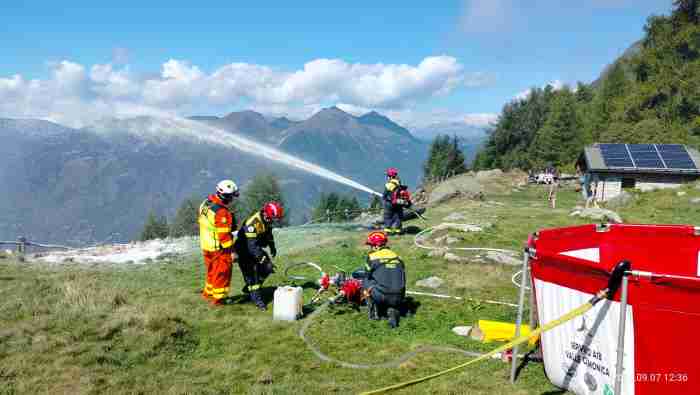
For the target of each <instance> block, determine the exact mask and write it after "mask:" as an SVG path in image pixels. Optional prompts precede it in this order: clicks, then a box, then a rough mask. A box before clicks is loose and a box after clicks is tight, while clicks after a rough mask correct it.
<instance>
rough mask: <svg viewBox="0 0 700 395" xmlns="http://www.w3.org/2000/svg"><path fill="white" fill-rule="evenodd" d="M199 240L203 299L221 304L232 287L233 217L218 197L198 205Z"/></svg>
mask: <svg viewBox="0 0 700 395" xmlns="http://www.w3.org/2000/svg"><path fill="white" fill-rule="evenodd" d="M198 222H199V240H200V246H201V248H202V255H203V256H204V266H205V267H206V270H207V276H206V280H205V284H204V290H203V291H202V296H203V297H204V298H205V299H207V300H209V301H211V302H212V303H213V304H221V303H222V302H223V300H224V298H226V297H227V296H228V293H229V291H230V288H231V267H232V266H233V234H232V233H231V232H232V231H233V229H235V222H234V218H233V214H232V213H231V211H229V209H228V208H227V207H226V205H224V203H223V202H222V201H221V199H219V197H218V196H216V195H209V197H208V198H207V200H205V201H204V202H202V204H201V205H200V206H199V219H198Z"/></svg>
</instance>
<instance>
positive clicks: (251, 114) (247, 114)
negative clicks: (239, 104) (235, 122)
mask: <svg viewBox="0 0 700 395" xmlns="http://www.w3.org/2000/svg"><path fill="white" fill-rule="evenodd" d="M232 118H236V119H241V118H247V119H258V120H262V121H266V120H265V117H264V116H263V115H262V114H260V113H259V112H256V111H253V110H243V111H234V112H231V113H229V114H228V115H226V116H225V117H224V119H232Z"/></svg>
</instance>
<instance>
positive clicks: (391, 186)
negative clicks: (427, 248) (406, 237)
mask: <svg viewBox="0 0 700 395" xmlns="http://www.w3.org/2000/svg"><path fill="white" fill-rule="evenodd" d="M386 179H387V181H386V184H385V185H384V193H383V194H382V200H383V201H384V232H386V233H388V234H395V235H399V234H401V219H402V218H403V209H404V207H410V206H411V195H410V194H409V193H408V190H407V187H406V186H405V185H402V184H401V180H400V179H399V172H398V170H396V169H395V168H393V167H390V168H388V169H387V170H386Z"/></svg>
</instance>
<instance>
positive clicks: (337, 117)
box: [308, 106, 355, 122]
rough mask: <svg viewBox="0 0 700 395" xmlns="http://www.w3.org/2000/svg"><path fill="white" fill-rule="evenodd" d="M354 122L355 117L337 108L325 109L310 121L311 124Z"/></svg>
mask: <svg viewBox="0 0 700 395" xmlns="http://www.w3.org/2000/svg"><path fill="white" fill-rule="evenodd" d="M354 120H355V117H354V116H352V115H350V114H348V113H346V112H345V111H343V110H341V109H340V108H338V107H336V106H333V107H328V108H324V109H323V110H321V111H319V112H317V113H316V114H314V115H313V116H312V117H311V118H309V119H308V121H310V122H350V121H354Z"/></svg>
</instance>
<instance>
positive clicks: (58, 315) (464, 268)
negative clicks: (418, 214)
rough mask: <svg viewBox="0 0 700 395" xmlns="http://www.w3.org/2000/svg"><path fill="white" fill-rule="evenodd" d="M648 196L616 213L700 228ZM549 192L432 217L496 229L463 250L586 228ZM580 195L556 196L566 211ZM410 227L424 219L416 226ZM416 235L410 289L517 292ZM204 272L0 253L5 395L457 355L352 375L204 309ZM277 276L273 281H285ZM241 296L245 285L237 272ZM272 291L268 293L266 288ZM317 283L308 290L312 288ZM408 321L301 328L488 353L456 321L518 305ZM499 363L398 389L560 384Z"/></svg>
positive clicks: (342, 255)
mask: <svg viewBox="0 0 700 395" xmlns="http://www.w3.org/2000/svg"><path fill="white" fill-rule="evenodd" d="M687 191H688V195H686V196H683V197H678V196H676V194H675V191H664V192H655V193H650V194H646V195H643V197H642V198H641V199H639V200H638V201H637V202H636V203H635V204H634V205H633V206H631V207H629V208H627V209H623V210H621V211H620V212H621V214H622V215H623V217H625V218H626V219H629V220H632V221H635V222H647V223H700V205H697V206H696V205H692V204H690V203H689V199H690V198H692V197H698V196H700V191H698V190H694V189H687ZM543 196H544V191H543V190H541V189H539V188H535V187H533V188H529V189H527V190H526V191H525V192H521V193H517V194H514V195H511V196H491V197H490V199H492V200H495V201H498V202H502V203H506V205H505V206H498V205H493V204H484V203H475V202H453V203H450V204H448V205H445V206H441V207H439V208H437V209H435V210H433V211H430V212H429V213H428V214H429V217H430V218H431V221H430V223H431V224H432V223H437V222H438V221H439V220H440V219H441V218H443V217H444V216H445V215H447V214H448V213H450V212H452V211H455V210H456V211H459V212H462V213H465V214H466V215H467V216H468V217H469V218H470V221H465V222H481V223H483V222H490V223H493V224H494V226H493V227H492V228H490V229H489V230H487V231H486V232H484V233H483V234H472V235H467V236H466V237H465V238H466V240H465V241H464V243H463V244H464V245H465V246H466V245H471V246H476V245H479V246H494V247H501V248H513V249H519V248H520V247H521V246H522V244H523V241H524V240H525V239H526V238H527V234H528V233H530V232H533V231H535V230H537V229H539V228H544V227H550V226H563V225H571V224H576V223H582V222H581V221H580V220H574V219H571V218H570V217H568V210H566V209H557V210H555V211H552V210H549V209H547V208H546V205H545V203H546V202H545V201H544V198H543ZM576 198H577V195H576V194H575V193H574V192H573V191H569V192H562V193H560V202H559V203H560V206H561V207H566V208H570V207H572V206H573V205H574V202H575V200H576ZM413 224H415V225H417V226H424V224H421V223H420V222H414V223H413ZM363 236H364V233H361V232H348V233H347V234H346V237H344V238H343V239H342V241H335V242H332V243H330V244H326V245H325V246H323V247H317V248H311V249H307V250H305V251H304V252H299V253H294V254H292V255H284V256H282V257H281V258H280V259H279V260H278V265H279V266H280V267H283V265H284V264H288V263H291V262H299V261H306V260H311V261H314V262H317V263H319V264H321V265H322V266H323V267H324V268H327V270H328V271H333V269H332V268H333V265H338V266H340V267H343V268H345V269H352V268H354V267H356V266H358V265H359V264H360V263H361V262H362V259H363V253H364V247H363V246H362V245H361V240H362V237H363ZM412 241H413V238H412V237H410V236H403V237H401V238H399V239H395V240H392V244H393V246H394V248H395V249H396V250H397V251H398V252H399V253H400V254H401V255H402V256H403V257H404V258H405V260H406V261H407V263H408V276H409V285H410V288H414V289H415V287H413V286H412V285H413V284H414V283H415V281H416V280H417V279H421V278H425V277H428V276H429V275H437V276H439V277H442V278H443V279H446V280H447V281H446V285H444V286H443V287H442V288H441V289H438V292H444V293H450V294H453V295H467V296H472V297H476V298H490V299H499V300H503V301H511V302H512V301H515V300H516V294H517V293H516V289H515V288H514V287H512V286H511V285H510V276H511V274H512V273H513V272H514V271H515V270H517V268H512V267H501V266H494V265H482V264H446V263H444V261H441V260H437V259H433V258H429V257H428V256H427V254H425V251H423V250H419V249H417V248H415V247H413V246H412ZM202 273H203V268H202V264H201V260H200V258H199V257H196V256H194V257H188V258H181V259H179V260H175V261H170V262H167V263H164V264H154V265H146V266H137V267H124V266H122V267H103V268H88V267H63V268H51V267H43V266H37V265H28V264H26V263H17V262H14V261H12V260H11V259H8V258H4V259H0V393H38V392H50V393H212V394H221V393H252V394H258V393H260V394H267V393H275V394H278V393H279V394H287V393H311V394H325V393H332V392H336V393H351V392H357V391H360V390H367V389H371V388H376V387H379V386H384V385H389V384H393V383H396V382H399V381H403V380H406V379H410V378H414V377H417V376H422V375H424V374H428V373H432V372H435V371H437V370H441V369H444V368H447V367H450V366H453V365H455V364H457V363H460V362H462V361H463V360H464V357H461V356H457V355H454V354H423V355H420V356H418V357H416V358H415V359H413V360H411V361H410V362H407V363H405V364H404V365H403V366H402V367H401V368H399V369H382V370H375V371H359V370H350V369H343V368H339V367H336V366H334V365H332V364H327V363H320V362H319V361H318V360H317V359H316V358H315V357H314V356H313V354H311V353H310V352H308V351H307V350H306V348H305V346H304V344H303V342H302V341H301V340H300V339H299V338H298V336H297V331H298V329H299V325H300V323H292V324H289V323H279V322H274V321H272V320H271V312H268V313H259V312H257V311H256V310H255V309H254V308H253V307H252V306H251V305H250V304H233V305H229V306H225V307H222V308H218V309H212V308H209V307H208V306H207V305H206V304H205V303H204V302H203V301H202V300H201V299H200V297H199V295H198V290H199V289H200V286H201V282H202ZM282 282H283V279H282V277H281V276H280V275H279V274H278V275H275V276H274V277H272V278H270V279H269V280H268V282H267V284H268V285H270V286H273V285H275V284H278V283H282ZM233 284H234V289H236V290H237V291H236V293H238V292H239V291H238V289H239V288H240V286H241V284H242V282H241V279H240V275H239V274H238V273H237V272H236V275H235V277H234V280H233ZM268 292H269V293H270V294H271V292H272V288H269V289H268ZM306 292H307V294H310V293H311V292H312V290H311V289H309V290H307V291H306ZM416 302H417V303H418V304H419V306H418V312H417V315H416V316H415V317H412V318H405V319H403V320H402V322H401V327H400V328H399V329H398V330H395V331H390V330H389V329H388V327H387V325H386V322H385V321H383V322H370V321H368V320H367V319H366V317H365V313H364V311H362V312H355V311H353V310H350V309H345V308H340V309H335V310H334V311H332V312H325V313H323V315H321V316H320V318H319V320H318V321H317V322H316V323H315V324H314V325H313V326H312V327H311V329H310V331H309V333H310V336H311V337H312V338H313V339H315V341H316V342H317V343H318V344H320V346H321V348H322V349H323V350H324V351H325V352H327V353H329V354H331V355H333V356H336V357H343V358H344V359H346V360H349V361H352V362H380V361H385V360H388V359H392V358H393V357H395V356H396V355H397V354H399V353H403V352H405V351H408V350H410V349H412V348H414V347H416V346H418V345H421V344H435V345H453V346H460V347H466V348H468V349H471V350H487V349H489V348H491V347H492V345H488V346H485V345H482V344H479V343H476V342H473V341H471V340H465V339H463V338H460V337H457V336H455V335H453V334H452V333H451V331H450V329H451V328H452V327H453V326H455V325H460V324H462V325H471V324H472V323H474V322H475V321H476V320H477V319H479V318H487V319H497V320H513V319H514V316H515V312H514V309H510V308H507V307H496V306H492V305H482V304H479V303H460V302H455V301H447V300H439V299H430V298H420V299H416ZM507 373H508V368H507V365H505V364H503V363H501V362H498V361H489V362H486V363H482V364H480V365H478V366H475V367H472V368H469V370H466V371H464V372H461V373H456V374H452V375H450V376H448V377H442V378H439V379H436V380H433V381H430V382H428V383H425V384H421V385H419V386H416V387H412V388H410V389H407V390H404V391H403V392H402V393H467V392H468V393H473V394H514V393H515V394H544V393H550V391H556V389H555V388H554V387H552V386H551V385H550V384H549V383H548V381H547V379H546V378H545V376H544V372H543V368H542V365H539V364H529V365H528V366H526V367H525V369H523V371H522V374H521V377H520V379H519V381H518V383H517V385H516V386H515V387H511V386H510V385H508V383H507Z"/></svg>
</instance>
